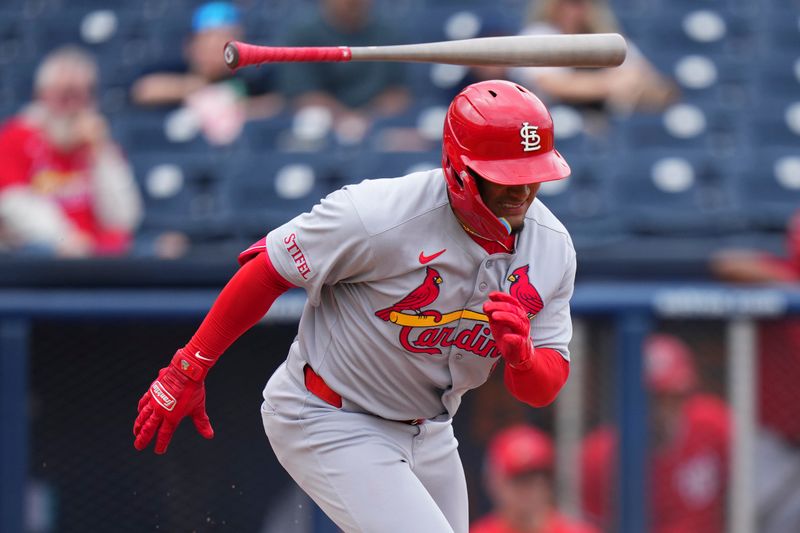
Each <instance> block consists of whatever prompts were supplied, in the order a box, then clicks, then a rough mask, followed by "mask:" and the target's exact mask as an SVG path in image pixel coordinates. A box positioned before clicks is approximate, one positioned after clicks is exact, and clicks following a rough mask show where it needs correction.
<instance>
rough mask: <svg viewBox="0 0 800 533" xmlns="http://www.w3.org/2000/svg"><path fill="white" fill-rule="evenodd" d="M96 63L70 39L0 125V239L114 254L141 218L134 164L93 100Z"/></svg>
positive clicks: (34, 247) (21, 245)
mask: <svg viewBox="0 0 800 533" xmlns="http://www.w3.org/2000/svg"><path fill="white" fill-rule="evenodd" d="M96 81H97V65H96V63H95V61H94V60H93V59H92V57H91V56H89V55H88V54H87V53H86V52H84V51H82V50H81V49H79V48H76V47H72V46H68V47H64V48H59V49H57V50H55V51H53V52H51V53H50V54H49V55H48V56H47V57H45V58H44V60H43V61H42V63H41V64H40V65H39V67H38V69H37V71H36V75H35V81H34V92H35V95H34V100H33V102H32V103H30V104H29V105H27V106H26V107H24V108H23V109H22V110H21V111H20V113H19V114H18V115H17V116H15V117H12V118H11V119H10V120H9V121H7V122H6V123H5V124H4V125H3V126H2V128H1V129H0V246H2V247H5V248H8V249H11V250H22V251H28V252H38V253H44V254H54V255H57V256H69V257H80V256H88V255H92V254H119V253H122V252H124V251H126V249H127V247H128V244H129V241H130V236H131V232H132V231H133V230H134V229H135V227H136V226H137V224H138V222H139V220H140V218H141V199H140V196H139V191H138V189H137V188H136V184H135V181H134V179H133V175H132V173H131V169H130V167H129V166H128V163H127V162H126V160H125V157H124V156H123V154H122V152H121V151H120V149H119V147H117V146H116V145H115V144H114V143H113V141H112V140H111V138H110V137H109V131H108V124H107V123H106V119H105V118H104V117H103V116H102V115H101V114H100V113H99V112H98V110H97V109H96V107H95V99H94V88H95V84H96Z"/></svg>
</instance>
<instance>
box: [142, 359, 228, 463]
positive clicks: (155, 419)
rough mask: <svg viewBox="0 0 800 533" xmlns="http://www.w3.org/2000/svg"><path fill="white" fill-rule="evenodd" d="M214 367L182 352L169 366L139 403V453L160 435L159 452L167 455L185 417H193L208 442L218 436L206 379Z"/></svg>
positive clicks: (156, 450)
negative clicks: (209, 409) (210, 412)
mask: <svg viewBox="0 0 800 533" xmlns="http://www.w3.org/2000/svg"><path fill="white" fill-rule="evenodd" d="M198 355H199V352H198ZM213 363H214V362H213V361H203V360H201V359H198V358H197V356H195V355H192V354H190V353H187V352H185V351H184V350H183V349H180V350H178V352H177V353H176V354H175V357H173V358H172V362H170V364H169V366H167V367H166V368H162V369H161V371H160V372H159V373H158V378H156V380H155V381H154V382H153V383H152V384H151V385H150V390H148V391H147V392H145V393H144V396H142V399H141V400H139V416H137V417H136V422H134V424H133V434H134V436H135V437H136V440H135V441H134V442H133V446H134V447H135V448H136V449H137V450H139V451H141V450H144V449H145V448H146V447H147V445H148V444H150V441H151V440H152V439H153V436H154V435H155V434H156V431H158V437H157V438H156V447H155V452H156V453H158V454H162V453H165V452H166V451H167V446H169V441H170V439H172V434H173V433H175V428H177V427H178V424H179V423H180V421H181V419H183V417H185V416H190V417H192V422H194V426H195V427H196V428H197V431H198V432H199V433H200V435H202V436H203V437H205V438H207V439H210V438H212V437H213V436H214V430H213V429H212V428H211V421H210V420H209V419H208V414H206V387H205V377H206V374H207V373H208V370H209V368H211V365H212V364H213Z"/></svg>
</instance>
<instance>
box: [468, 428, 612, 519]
mask: <svg viewBox="0 0 800 533" xmlns="http://www.w3.org/2000/svg"><path fill="white" fill-rule="evenodd" d="M554 456H555V453H554V451H553V443H552V441H551V439H550V437H549V436H547V435H546V434H545V433H543V432H542V431H539V430H538V429H536V428H533V427H530V426H524V425H517V426H513V427H511V428H508V429H506V430H504V431H502V432H500V433H499V434H498V435H497V436H495V437H494V439H492V441H491V442H490V444H489V449H488V452H487V457H486V485H487V489H488V491H489V495H490V496H491V499H492V501H493V502H494V505H495V510H494V512H492V513H491V514H489V515H486V516H484V517H483V518H481V519H480V520H478V521H477V522H475V523H473V524H472V526H471V527H470V533H599V530H597V529H595V528H594V527H593V526H590V525H588V524H584V523H582V522H579V521H577V520H573V519H571V518H568V517H566V516H564V515H563V514H561V513H560V512H559V511H558V510H557V509H556V507H555V503H554V501H553V500H554V497H553V463H554V460H555V457H554Z"/></svg>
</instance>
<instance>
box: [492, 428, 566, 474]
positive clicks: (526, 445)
mask: <svg viewBox="0 0 800 533" xmlns="http://www.w3.org/2000/svg"><path fill="white" fill-rule="evenodd" d="M487 460H488V467H489V469H490V470H491V471H492V472H496V473H498V474H500V475H502V476H504V477H509V476H515V475H517V474H522V473H524V472H531V471H534V470H552V469H553V463H554V462H555V452H554V450H553V441H552V440H551V439H550V437H549V436H548V435H547V434H546V433H544V432H542V431H539V430H538V429H536V428H534V427H531V426H525V425H518V426H512V427H510V428H508V429H506V430H503V431H502V432H500V433H498V434H497V435H496V436H495V437H494V438H493V439H492V441H491V442H490V443H489V451H488V455H487Z"/></svg>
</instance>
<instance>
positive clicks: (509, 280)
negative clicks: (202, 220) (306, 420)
mask: <svg viewBox="0 0 800 533" xmlns="http://www.w3.org/2000/svg"><path fill="white" fill-rule="evenodd" d="M266 248H267V251H268V254H269V257H270V259H271V261H272V263H273V264H274V266H275V268H276V269H277V271H278V272H279V273H280V274H281V275H282V276H283V277H285V278H286V279H287V280H288V281H290V282H291V283H293V284H295V285H297V286H299V287H302V288H304V289H305V290H306V292H307V294H308V303H307V304H306V307H305V309H304V312H303V315H302V318H301V319H300V325H299V330H298V335H297V338H296V340H295V342H294V343H293V344H292V346H291V348H290V350H289V356H288V363H287V364H288V365H289V366H290V367H295V368H297V367H302V366H303V364H305V363H308V364H309V365H310V366H311V367H312V368H313V369H314V370H315V371H316V372H317V373H318V374H319V375H320V376H321V377H322V378H323V379H324V380H325V382H326V383H327V384H328V386H330V387H331V388H332V389H333V390H334V391H336V392H337V393H339V394H340V395H341V396H342V397H343V399H344V401H345V402H346V403H345V407H346V408H347V409H350V410H353V411H358V412H366V413H372V414H375V415H378V416H380V417H382V418H386V419H389V420H409V419H416V418H426V419H431V418H434V417H442V416H445V417H452V416H453V415H454V414H455V412H456V410H457V409H458V406H459V404H460V402H461V397H462V395H463V394H464V393H465V392H466V391H468V390H469V389H472V388H475V387H477V386H479V385H481V384H482V383H484V382H485V381H486V379H487V378H488V376H489V374H490V372H491V371H492V369H493V367H494V365H495V364H496V362H497V360H498V357H499V353H498V351H497V349H496V347H495V343H494V341H493V340H492V338H491V332H490V329H489V326H488V322H487V320H486V316H485V315H484V314H483V312H482V305H483V304H484V302H485V301H486V300H487V295H488V294H489V293H490V292H492V291H505V292H511V294H515V291H522V292H524V293H526V294H527V295H529V296H530V297H531V298H527V299H526V300H528V301H534V302H539V303H538V305H535V306H534V307H533V308H529V309H528V311H529V316H532V319H531V337H532V339H533V342H534V345H535V346H546V347H550V348H554V349H556V350H558V351H559V352H560V353H561V354H562V355H563V357H564V358H565V359H569V352H568V349H567V344H568V343H569V340H570V337H571V333H572V325H571V321H570V312H569V299H570V297H571V295H572V289H573V282H574V277H575V250H574V248H573V245H572V241H571V239H570V236H569V234H568V232H567V230H566V229H565V228H564V226H563V225H562V224H561V223H560V222H559V221H558V220H557V219H556V218H555V216H553V214H552V213H551V212H550V211H549V210H548V209H547V208H546V207H545V206H544V205H543V204H542V203H541V202H540V201H539V200H535V201H534V203H533V204H532V205H531V207H530V208H529V209H528V212H527V214H526V217H525V225H524V228H523V229H522V231H520V232H519V233H518V235H517V241H516V247H515V251H514V253H512V254H505V253H499V254H491V255H490V254H488V253H487V252H486V251H485V250H484V249H483V248H482V247H481V246H479V245H478V244H476V243H475V242H474V241H473V240H472V239H471V238H470V236H469V235H468V234H467V233H466V232H465V231H464V229H463V228H462V227H461V225H460V223H459V221H458V219H457V218H456V217H455V215H454V214H453V211H452V209H451V207H450V204H449V202H448V197H447V190H446V184H445V180H444V177H443V175H442V171H441V170H440V169H437V170H430V171H426V172H418V173H414V174H410V175H408V176H405V177H401V178H394V179H378V180H366V181H364V182H362V183H360V184H357V185H352V186H348V187H345V188H343V189H341V190H338V191H336V192H333V193H332V194H330V195H329V196H328V197H326V198H325V199H323V200H322V201H321V202H320V203H319V204H318V205H317V206H315V207H314V209H313V210H312V211H311V212H310V213H305V214H302V215H299V216H298V217H296V218H294V219H293V220H291V221H289V222H287V223H286V224H284V225H283V226H280V227H278V228H276V229H275V230H273V231H271V232H270V233H269V235H267V238H266Z"/></svg>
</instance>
